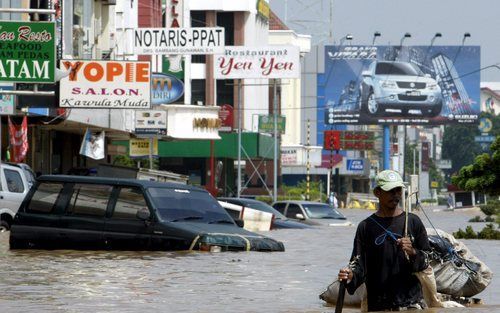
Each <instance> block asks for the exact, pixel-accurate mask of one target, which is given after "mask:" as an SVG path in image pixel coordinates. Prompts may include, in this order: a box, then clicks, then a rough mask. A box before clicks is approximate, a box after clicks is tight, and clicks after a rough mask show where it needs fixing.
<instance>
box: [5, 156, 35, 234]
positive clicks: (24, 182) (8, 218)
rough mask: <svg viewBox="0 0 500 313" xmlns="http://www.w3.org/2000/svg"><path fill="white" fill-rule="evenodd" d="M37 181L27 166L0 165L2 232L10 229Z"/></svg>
mask: <svg viewBox="0 0 500 313" xmlns="http://www.w3.org/2000/svg"><path fill="white" fill-rule="evenodd" d="M34 181H35V176H34V174H33V171H32V170H31V168H30V167H29V166H28V165H26V164H12V163H1V164H0V232H2V231H7V230H9V229H10V225H11V224H12V219H13V218H14V215H16V213H17V210H18V209H19V206H20V205H21V202H23V200H24V197H25V196H26V194H27V193H28V191H29V190H30V188H31V186H32V185H33V183H34Z"/></svg>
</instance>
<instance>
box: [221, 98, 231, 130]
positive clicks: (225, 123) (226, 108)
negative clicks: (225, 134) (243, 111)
mask: <svg viewBox="0 0 500 313" xmlns="http://www.w3.org/2000/svg"><path fill="white" fill-rule="evenodd" d="M233 112H234V109H233V107H232V106H230V105H229V104H223V105H221V107H220V111H219V119H220V121H221V128H220V129H219V130H220V131H229V132H230V131H232V130H233V122H234V120H233V118H234V114H233Z"/></svg>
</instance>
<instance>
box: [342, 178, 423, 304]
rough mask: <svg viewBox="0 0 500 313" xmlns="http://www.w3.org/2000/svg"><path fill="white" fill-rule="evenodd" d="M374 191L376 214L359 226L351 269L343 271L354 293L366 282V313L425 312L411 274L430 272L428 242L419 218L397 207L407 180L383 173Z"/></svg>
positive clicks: (416, 281) (350, 291)
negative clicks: (368, 312) (393, 312)
mask: <svg viewBox="0 0 500 313" xmlns="http://www.w3.org/2000/svg"><path fill="white" fill-rule="evenodd" d="M375 181H376V187H375V189H374V190H373V193H374V194H375V196H376V197H377V198H378V199H379V207H378V210H377V211H376V212H375V213H374V214H372V215H371V216H369V217H368V218H367V219H365V220H363V221H362V222H361V223H359V225H358V228H357V230H356V237H355V238H354V247H353V252H352V256H351V262H350V265H349V267H347V268H343V269H341V270H340V271H339V274H338V278H339V280H346V281H347V285H346V289H347V291H348V292H349V293H350V294H353V293H354V291H355V290H356V289H357V288H358V287H359V286H360V285H361V284H362V283H365V284H366V291H367V300H368V311H399V310H406V309H423V308H424V306H425V304H424V301H423V296H422V287H421V285H420V282H419V280H418V279H417V277H416V276H415V275H413V273H415V272H419V271H422V270H424V269H426V268H427V266H428V262H427V251H429V249H430V247H429V242H428V239H427V233H426V231H425V227H424V225H423V224H422V221H421V220H420V218H419V217H418V216H416V215H414V214H411V213H409V214H408V222H407V223H408V226H407V227H408V230H407V233H408V237H405V236H404V234H405V224H406V223H405V219H406V214H405V212H403V210H402V209H400V208H399V207H398V204H399V203H400V202H401V201H402V194H403V188H404V184H403V180H402V179H401V176H400V175H399V174H398V173H397V172H395V171H391V170H385V171H382V172H380V173H379V174H378V175H377V177H376V178H375Z"/></svg>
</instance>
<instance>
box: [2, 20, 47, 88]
mask: <svg viewBox="0 0 500 313" xmlns="http://www.w3.org/2000/svg"><path fill="white" fill-rule="evenodd" d="M54 32H55V26H54V23H45V22H36V23H32V22H6V21H0V81H4V82H21V83H53V82H54V72H55V67H56V64H55V55H56V53H55V52H56V48H55V40H54Z"/></svg>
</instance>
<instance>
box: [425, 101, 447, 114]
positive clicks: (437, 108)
mask: <svg viewBox="0 0 500 313" xmlns="http://www.w3.org/2000/svg"><path fill="white" fill-rule="evenodd" d="M442 109H443V103H442V102H441V103H439V104H438V105H436V106H435V107H433V108H432V109H430V110H429V114H428V115H429V116H430V117H434V116H438V115H439V113H441V110H442Z"/></svg>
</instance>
